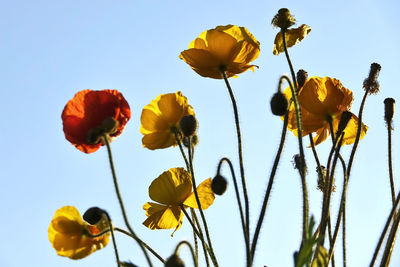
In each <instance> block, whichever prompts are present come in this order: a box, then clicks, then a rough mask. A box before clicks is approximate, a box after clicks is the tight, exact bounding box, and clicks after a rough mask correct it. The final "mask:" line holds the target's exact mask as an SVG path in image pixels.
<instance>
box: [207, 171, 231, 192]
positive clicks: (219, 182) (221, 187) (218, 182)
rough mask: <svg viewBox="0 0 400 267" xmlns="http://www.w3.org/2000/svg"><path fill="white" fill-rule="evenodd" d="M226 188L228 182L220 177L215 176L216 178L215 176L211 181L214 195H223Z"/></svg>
mask: <svg viewBox="0 0 400 267" xmlns="http://www.w3.org/2000/svg"><path fill="white" fill-rule="evenodd" d="M227 187H228V182H227V181H226V179H225V178H224V177H223V176H222V175H219V174H217V176H215V177H214V179H212V182H211V190H212V191H213V192H214V193H215V194H217V195H222V194H223V193H225V191H226V188H227Z"/></svg>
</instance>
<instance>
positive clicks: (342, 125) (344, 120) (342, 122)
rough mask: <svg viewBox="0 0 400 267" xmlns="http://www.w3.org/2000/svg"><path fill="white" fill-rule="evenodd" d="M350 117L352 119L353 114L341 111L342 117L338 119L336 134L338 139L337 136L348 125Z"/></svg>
mask: <svg viewBox="0 0 400 267" xmlns="http://www.w3.org/2000/svg"><path fill="white" fill-rule="evenodd" d="M351 117H353V113H351V112H350V111H347V110H346V111H343V113H342V116H341V117H340V121H339V125H338V129H337V132H336V136H337V137H339V135H341V134H342V132H343V131H344V129H346V127H347V124H348V123H349V121H350V119H351Z"/></svg>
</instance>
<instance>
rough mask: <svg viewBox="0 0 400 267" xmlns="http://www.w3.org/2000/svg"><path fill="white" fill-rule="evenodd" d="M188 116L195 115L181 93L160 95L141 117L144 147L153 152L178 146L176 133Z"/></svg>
mask: <svg viewBox="0 0 400 267" xmlns="http://www.w3.org/2000/svg"><path fill="white" fill-rule="evenodd" d="M187 115H194V111H193V108H192V107H191V106H190V105H189V104H188V102H187V99H186V97H184V96H183V95H182V93H181V92H176V93H170V94H163V95H159V96H158V97H157V98H156V99H155V100H152V101H151V102H150V104H148V105H147V106H145V107H144V108H143V111H142V115H141V116H140V121H141V123H142V124H141V126H140V132H141V133H142V134H143V135H144V136H143V138H142V143H143V146H144V147H147V148H148V149H152V150H153V149H159V148H167V147H170V146H176V145H177V142H176V137H175V132H178V131H179V129H180V125H179V123H180V121H181V119H182V118H183V117H184V116H187Z"/></svg>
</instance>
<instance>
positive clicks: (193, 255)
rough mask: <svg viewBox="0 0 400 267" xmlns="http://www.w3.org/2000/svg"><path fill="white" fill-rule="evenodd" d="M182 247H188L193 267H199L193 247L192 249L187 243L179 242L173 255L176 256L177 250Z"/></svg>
mask: <svg viewBox="0 0 400 267" xmlns="http://www.w3.org/2000/svg"><path fill="white" fill-rule="evenodd" d="M182 245H186V246H188V247H189V250H190V253H191V254H192V258H193V263H194V266H195V267H197V266H199V265H198V263H197V258H196V257H195V253H194V250H193V247H192V245H191V244H190V243H189V242H188V241H185V240H183V241H181V242H179V243H178V245H177V246H176V248H175V252H174V254H175V255H178V251H179V248H180V247H181V246H182Z"/></svg>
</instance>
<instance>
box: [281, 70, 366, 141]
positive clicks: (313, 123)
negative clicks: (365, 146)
mask: <svg viewBox="0 0 400 267" xmlns="http://www.w3.org/2000/svg"><path fill="white" fill-rule="evenodd" d="M285 95H286V96H287V97H288V99H290V98H291V97H292V93H291V90H290V88H287V89H286V90H285ZM298 99H299V103H300V106H301V115H302V116H301V117H302V123H303V124H302V131H303V133H302V134H303V136H305V135H308V134H310V133H314V132H315V133H316V136H315V138H314V142H315V144H316V145H318V144H320V143H321V142H323V141H324V140H325V139H326V138H327V137H328V135H329V134H330V132H331V130H330V126H329V120H332V125H333V130H334V131H335V132H336V131H337V128H338V124H339V121H340V117H341V116H342V113H343V111H345V110H350V107H351V103H352V102H353V93H352V92H351V91H350V90H349V89H347V88H345V87H343V85H342V83H341V82H340V81H339V80H337V79H334V78H330V77H324V78H321V77H311V78H309V79H307V80H306V82H305V83H304V85H303V87H301V88H300V91H299V94H298ZM288 115H289V122H288V129H289V130H291V131H292V132H293V133H294V134H295V135H296V136H297V123H296V113H295V109H294V105H293V104H292V105H291V106H290V108H289V114H288ZM357 125H358V118H357V116H355V115H354V114H353V116H352V118H351V119H350V121H349V123H348V124H347V127H346V129H345V130H344V132H345V135H344V139H343V144H352V143H354V141H355V138H356V133H357V127H358V126H357ZM367 129H368V127H367V126H366V125H364V124H362V128H361V138H363V137H364V136H365V133H366V132H367Z"/></svg>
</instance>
